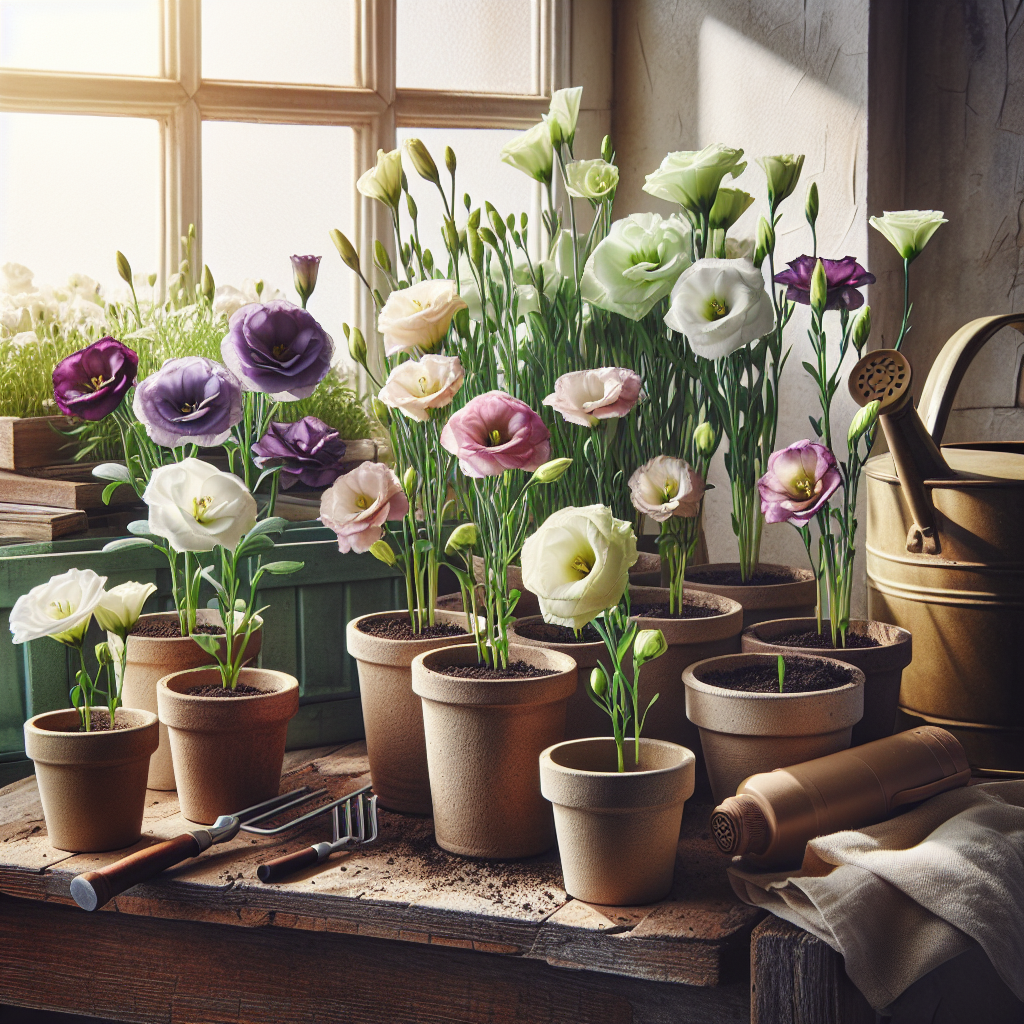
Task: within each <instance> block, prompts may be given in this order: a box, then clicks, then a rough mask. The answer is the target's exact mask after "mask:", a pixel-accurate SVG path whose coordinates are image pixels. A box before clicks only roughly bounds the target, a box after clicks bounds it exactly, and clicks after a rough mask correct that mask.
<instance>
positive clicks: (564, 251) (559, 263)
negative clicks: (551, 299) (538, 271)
mask: <svg viewBox="0 0 1024 1024" xmlns="http://www.w3.org/2000/svg"><path fill="white" fill-rule="evenodd" d="M586 244H587V240H586V239H585V238H581V239H580V240H579V241H578V242H577V243H576V252H577V255H578V256H582V252H583V247H584V246H585V245H586ZM572 250H573V240H572V232H571V231H567V230H566V229H565V228H562V230H561V231H559V232H558V239H557V241H556V242H555V246H554V250H553V259H554V263H555V270H557V271H558V273H559V274H560V275H561V276H562V277H566V278H568V279H569V280H570V281H571V280H572V279H573V273H574V268H573V259H572ZM548 262H549V261H547V260H545V261H544V262H543V263H542V264H541V266H547V265H548ZM583 267H584V260H583V259H582V258H581V259H580V261H579V268H580V276H582V275H583ZM547 278H548V275H547V273H545V275H544V280H545V282H546V281H547ZM544 291H545V292H546V291H547V286H546V284H545V288H544Z"/></svg>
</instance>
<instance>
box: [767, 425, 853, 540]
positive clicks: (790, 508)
mask: <svg viewBox="0 0 1024 1024" xmlns="http://www.w3.org/2000/svg"><path fill="white" fill-rule="evenodd" d="M841 482H842V478H841V477H840V475H839V470H838V468H837V466H836V459H835V456H834V455H833V454H832V453H831V452H830V451H829V450H828V448H826V447H825V446H824V445H823V444H818V443H817V442H816V441H808V440H804V441H797V442H796V444H791V445H790V446H789V447H788V448H783V449H781V450H780V451H777V452H773V453H772V455H771V456H770V457H769V459H768V471H767V472H766V473H765V475H764V476H763V477H761V479H760V480H758V482H757V489H758V491H759V492H760V494H761V511H762V512H763V513H764V519H765V522H766V523H794V524H795V525H797V526H802V525H803V524H804V523H808V522H810V521H811V520H812V519H813V518H814V516H815V515H816V514H817V513H818V511H819V510H820V509H821V508H823V507H824V506H825V505H826V503H827V502H828V499H829V498H830V497H832V495H833V494H834V493H835V491H836V489H837V488H838V487H839V484H840V483H841Z"/></svg>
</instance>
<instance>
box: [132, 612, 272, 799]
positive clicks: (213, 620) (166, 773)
mask: <svg viewBox="0 0 1024 1024" xmlns="http://www.w3.org/2000/svg"><path fill="white" fill-rule="evenodd" d="M139 622H173V623H174V624H175V625H177V623H178V613H177V612H156V613H154V614H152V615H143V616H142V617H141V618H140V619H139ZM196 622H197V623H199V624H202V625H213V624H215V625H218V626H220V625H223V623H222V622H221V617H220V612H219V611H217V610H216V609H215V608H200V609H198V610H197V611H196ZM262 640H263V631H262V630H261V629H258V630H256V632H255V633H253V635H252V636H251V637H249V646H248V647H247V648H246V655H247V658H246V663H247V664H248V663H249V662H252V661H254V660H255V658H256V656H257V655H258V654H259V653H260V645H261V643H262ZM214 664H216V662H215V661H214V658H213V655H212V654H207V653H206V651H204V650H203V649H202V647H200V646H199V644H197V643H196V642H195V640H193V639H192V638H191V637H189V636H178V637H150V636H129V637H128V661H127V663H126V665H125V672H124V684H123V686H122V688H121V702H122V704H123V705H124V706H125V707H126V708H139V709H140V710H142V711H152V712H153V714H154V715H155V714H156V713H157V708H156V684H157V681H158V680H160V679H163V677H164V676H166V675H170V674H171V673H172V672H184V671H185V670H186V669H190V668H201V667H202V666H203V665H214ZM146 788H147V789H158V790H171V789H174V766H173V765H172V764H171V747H170V744H169V743H168V741H167V726H166V725H164V724H163V722H161V723H160V745H159V746H158V747H157V748H156V752H155V753H154V754H153V756H152V757H151V758H150V761H149V779H148V780H147V785H146Z"/></svg>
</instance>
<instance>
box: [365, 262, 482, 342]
mask: <svg viewBox="0 0 1024 1024" xmlns="http://www.w3.org/2000/svg"><path fill="white" fill-rule="evenodd" d="M466 308H467V306H466V301H465V299H463V298H462V296H461V295H459V293H458V290H457V289H456V287H455V282H454V281H449V280H448V279H447V278H438V279H436V280H432V281H420V282H419V283H418V284H414V285H412V286H411V287H409V288H401V289H399V290H398V291H394V292H392V293H391V294H390V295H389V296H388V301H387V302H385V303H384V308H383V309H382V310H381V311H380V313H379V314H378V316H377V329H378V330H379V331H380V333H381V334H382V335H384V352H385V353H386V354H387V355H389V356H393V355H396V354H397V353H399V352H411V351H413V350H414V349H420V350H422V351H429V350H430V349H432V348H434V347H435V346H436V345H437V344H438V343H439V342H441V341H443V340H444V337H445V335H446V334H447V333H448V328H449V326H450V325H451V322H452V317H453V316H455V314H456V313H457V312H458V311H459V310H460V309H466Z"/></svg>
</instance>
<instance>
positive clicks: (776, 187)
mask: <svg viewBox="0 0 1024 1024" xmlns="http://www.w3.org/2000/svg"><path fill="white" fill-rule="evenodd" d="M757 162H758V163H759V164H760V165H761V167H762V169H763V170H764V173H765V177H766V178H767V179H768V199H769V200H770V202H771V203H772V204H773V205H775V206H777V205H778V204H779V203H781V202H782V200H783V199H786V198H787V197H788V196H791V195H792V194H793V189H795V188H796V184H797V182H798V181H799V180H800V172H801V171H802V170H803V167H804V156H803V154H802V153H801V154H800V155H799V156H794V155H793V154H792V153H782V154H780V155H779V156H762V157H760V158H759V159H758V161H757Z"/></svg>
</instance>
